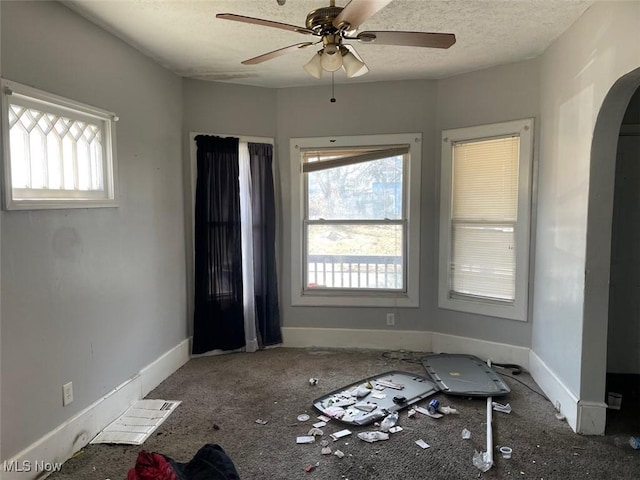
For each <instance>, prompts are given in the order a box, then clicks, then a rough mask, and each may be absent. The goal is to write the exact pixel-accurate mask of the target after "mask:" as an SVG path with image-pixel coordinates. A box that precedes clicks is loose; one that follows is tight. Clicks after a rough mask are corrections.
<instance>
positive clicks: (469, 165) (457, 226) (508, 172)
mask: <svg viewBox="0 0 640 480" xmlns="http://www.w3.org/2000/svg"><path fill="white" fill-rule="evenodd" d="M452 150H453V151H452V156H453V165H452V199H451V264H450V268H451V272H450V281H451V283H450V295H452V296H456V295H461V296H477V297H482V298H485V299H487V298H488V299H494V300H496V301H500V302H509V303H513V302H514V300H515V294H516V241H515V227H516V222H517V220H518V218H517V215H518V165H519V151H520V137H519V136H509V137H503V138H492V139H483V140H475V141H464V142H456V143H454V144H453V146H452Z"/></svg>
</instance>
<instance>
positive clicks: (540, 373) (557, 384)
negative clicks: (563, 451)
mask: <svg viewBox="0 0 640 480" xmlns="http://www.w3.org/2000/svg"><path fill="white" fill-rule="evenodd" d="M529 372H530V373H531V376H532V377H533V379H534V380H535V381H536V383H537V384H538V386H539V387H540V388H541V389H542V391H543V392H544V393H545V395H546V396H547V398H548V399H549V400H551V403H552V404H553V405H554V406H555V407H556V408H558V405H559V406H560V413H562V415H564V416H565V418H566V419H567V423H568V424H569V426H570V427H571V428H572V429H573V431H574V432H578V433H580V432H579V429H578V397H577V396H576V394H575V393H573V392H572V391H571V389H570V388H569V387H568V386H567V385H565V384H564V382H563V381H562V380H561V379H560V378H559V377H558V376H557V375H556V374H555V372H554V371H553V370H551V368H549V366H548V365H547V364H546V363H544V362H543V361H542V359H541V358H540V357H538V355H536V354H535V352H534V351H531V353H530V354H529ZM603 431H604V429H603Z"/></svg>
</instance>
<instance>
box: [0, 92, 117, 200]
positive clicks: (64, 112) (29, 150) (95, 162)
mask: <svg viewBox="0 0 640 480" xmlns="http://www.w3.org/2000/svg"><path fill="white" fill-rule="evenodd" d="M2 87H3V88H2V112H3V117H2V126H3V129H2V130H3V143H4V189H5V195H4V201H5V208H6V209H9V210H13V209H43V208H74V207H76V208H77V207H81V208H86V207H106V206H115V205H116V189H115V182H114V179H115V159H114V156H115V155H114V130H115V128H114V122H115V120H116V117H115V115H114V114H112V113H110V112H107V111H104V110H100V109H97V108H94V107H91V106H88V105H83V104H80V103H78V102H74V101H72V100H69V99H66V98H62V97H58V96H55V95H52V94H49V93H46V92H42V91H40V90H36V89H34V88H30V87H27V86H24V85H20V84H17V83H15V82H9V81H6V80H3V81H2Z"/></svg>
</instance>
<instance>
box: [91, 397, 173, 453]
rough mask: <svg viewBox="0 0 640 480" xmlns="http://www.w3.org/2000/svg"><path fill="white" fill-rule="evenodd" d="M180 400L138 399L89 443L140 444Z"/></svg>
mask: <svg viewBox="0 0 640 480" xmlns="http://www.w3.org/2000/svg"><path fill="white" fill-rule="evenodd" d="M180 403H181V402H180V401H167V400H138V401H137V402H136V403H134V404H133V405H132V406H131V407H130V408H129V409H128V410H127V411H126V412H124V414H122V415H121V416H120V417H118V418H117V419H116V420H115V421H113V422H112V423H110V424H109V425H107V427H106V428H105V429H104V430H102V432H100V433H99V434H98V435H97V436H96V437H95V438H94V439H93V440H91V442H90V443H117V444H125V445H142V444H143V443H144V441H145V440H146V439H147V438H149V436H150V435H151V434H152V433H153V432H154V431H155V430H156V429H157V428H158V427H159V426H160V425H161V424H162V423H163V422H164V421H165V420H166V419H167V417H168V416H169V415H170V414H171V413H172V412H173V410H175V408H176V407H177V406H178V405H180Z"/></svg>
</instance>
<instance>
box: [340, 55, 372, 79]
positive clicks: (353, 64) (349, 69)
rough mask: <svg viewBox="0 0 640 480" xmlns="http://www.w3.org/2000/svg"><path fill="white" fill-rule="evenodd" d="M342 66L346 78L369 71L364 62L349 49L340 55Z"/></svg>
mask: <svg viewBox="0 0 640 480" xmlns="http://www.w3.org/2000/svg"><path fill="white" fill-rule="evenodd" d="M342 66H343V67H344V71H345V72H346V73H347V78H353V77H359V76H360V75H364V74H365V73H367V72H368V71H369V69H368V68H367V66H366V65H365V63H364V62H363V61H361V60H359V59H358V58H357V57H356V56H355V55H354V54H353V53H351V52H349V51H347V53H345V54H344V55H343V56H342Z"/></svg>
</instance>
